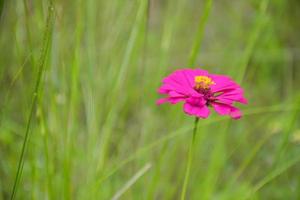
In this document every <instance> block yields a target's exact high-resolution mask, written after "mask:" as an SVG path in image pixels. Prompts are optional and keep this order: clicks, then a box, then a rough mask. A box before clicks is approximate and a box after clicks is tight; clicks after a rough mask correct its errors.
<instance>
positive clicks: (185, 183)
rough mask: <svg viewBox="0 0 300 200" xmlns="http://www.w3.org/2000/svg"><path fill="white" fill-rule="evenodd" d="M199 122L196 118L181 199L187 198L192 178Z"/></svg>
mask: <svg viewBox="0 0 300 200" xmlns="http://www.w3.org/2000/svg"><path fill="white" fill-rule="evenodd" d="M198 122H199V118H198V117H196V118H195V123H194V129H193V136H192V140H191V143H190V146H189V153H188V162H187V167H186V170H185V176H184V182H183V185H182V192H181V198H180V199H181V200H184V199H185V194H186V188H187V185H188V182H189V178H190V171H191V165H192V160H193V154H194V146H195V139H196V133H197V127H198Z"/></svg>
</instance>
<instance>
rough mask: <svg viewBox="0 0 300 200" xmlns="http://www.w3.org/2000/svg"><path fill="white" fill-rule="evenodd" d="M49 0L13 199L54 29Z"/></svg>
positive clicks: (21, 169)
mask: <svg viewBox="0 0 300 200" xmlns="http://www.w3.org/2000/svg"><path fill="white" fill-rule="evenodd" d="M49 1H50V4H49V7H48V10H49V13H48V17H47V24H46V30H45V35H44V43H43V48H42V51H41V57H40V62H39V71H38V76H37V81H36V83H35V88H34V92H33V96H32V103H31V107H30V113H29V117H28V121H27V125H26V131H25V137H24V141H23V145H22V150H21V154H20V158H19V163H18V169H17V173H16V177H15V181H14V185H13V189H12V193H11V197H10V199H11V200H13V199H15V196H16V193H17V189H18V185H19V182H20V179H21V175H22V172H23V165H24V156H25V153H26V149H27V144H28V139H29V132H30V126H31V121H32V118H33V114H34V112H35V108H36V104H37V100H38V96H39V92H40V83H41V79H42V76H43V72H44V68H45V61H46V57H47V53H48V50H49V43H50V37H51V30H52V25H53V21H52V16H53V4H52V0H49Z"/></svg>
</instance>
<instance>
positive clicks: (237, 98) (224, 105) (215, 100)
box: [157, 69, 247, 119]
mask: <svg viewBox="0 0 300 200" xmlns="http://www.w3.org/2000/svg"><path fill="white" fill-rule="evenodd" d="M158 92H159V93H160V94H166V95H167V97H165V98H162V99H159V100H158V101H157V104H162V103H165V102H169V103H171V104H176V103H178V102H181V101H183V102H184V105H183V110H184V112H185V113H186V114H188V115H193V116H196V117H199V118H207V117H208V116H209V114H210V110H209V107H213V108H214V109H215V111H216V112H217V113H218V114H220V115H230V116H231V117H232V118H233V119H239V118H240V117H241V115H242V114H241V111H240V110H239V109H238V108H236V107H234V106H233V104H234V103H235V102H239V103H242V104H247V99H245V98H244V96H243V89H242V88H241V87H240V86H239V85H238V84H237V83H235V82H234V81H233V80H231V78H229V77H228V76H224V75H216V74H209V73H208V72H207V71H205V70H202V69H180V70H176V71H175V72H173V73H172V74H170V75H169V76H167V77H166V78H164V79H163V84H162V86H161V87H160V88H159V90H158Z"/></svg>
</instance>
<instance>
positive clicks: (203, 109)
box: [183, 103, 210, 118]
mask: <svg viewBox="0 0 300 200" xmlns="http://www.w3.org/2000/svg"><path fill="white" fill-rule="evenodd" d="M183 110H184V112H185V113H186V114H188V115H193V116H197V117H200V118H207V117H208V116H209V114H210V110H209V109H208V108H207V106H206V105H202V106H197V105H192V104H190V103H185V104H184V105H183Z"/></svg>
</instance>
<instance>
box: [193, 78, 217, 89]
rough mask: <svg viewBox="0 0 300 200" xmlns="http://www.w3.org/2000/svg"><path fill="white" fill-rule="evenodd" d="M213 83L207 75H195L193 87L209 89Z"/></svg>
mask: <svg viewBox="0 0 300 200" xmlns="http://www.w3.org/2000/svg"><path fill="white" fill-rule="evenodd" d="M213 84H215V82H213V81H212V79H211V78H209V77H207V76H195V89H196V90H199V89H205V90H207V89H209V88H210V86H211V85H213Z"/></svg>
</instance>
